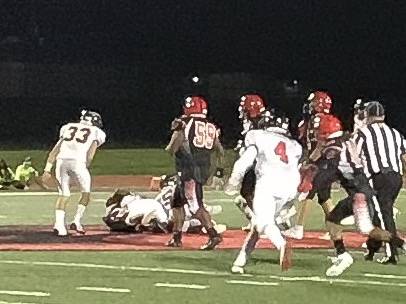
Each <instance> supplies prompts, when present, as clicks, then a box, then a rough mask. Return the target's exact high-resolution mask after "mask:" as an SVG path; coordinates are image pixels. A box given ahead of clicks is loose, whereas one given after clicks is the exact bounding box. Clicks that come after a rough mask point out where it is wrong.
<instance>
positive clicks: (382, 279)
mask: <svg viewBox="0 0 406 304" xmlns="http://www.w3.org/2000/svg"><path fill="white" fill-rule="evenodd" d="M26 156H32V157H34V165H35V166H36V167H38V169H41V168H42V166H43V164H44V161H45V157H46V152H44V151H21V152H14V151H13V152H10V151H0V158H4V159H6V161H7V162H8V163H9V164H10V165H11V166H12V167H13V168H15V166H16V165H17V164H18V163H19V162H21V161H22V160H23V159H24V157H26ZM233 159H234V157H233V154H232V151H228V157H227V164H228V165H227V169H228V170H229V169H230V166H231V164H232V161H233ZM172 171H173V169H172V160H171V158H170V157H169V156H168V155H167V154H165V153H164V152H163V151H162V150H159V149H151V150H138V149H134V150H101V151H100V153H98V154H97V156H96V159H95V162H94V166H93V168H92V173H93V174H94V175H110V174H112V175H116V174H123V175H128V174H130V175H131V174H134V175H142V174H154V175H158V174H164V173H168V172H172ZM109 194H110V193H106V192H104V193H103V192H97V193H94V194H93V195H92V202H91V205H90V207H89V208H88V209H87V211H86V215H85V218H84V222H85V223H86V224H87V225H90V224H101V217H102V215H103V214H104V202H105V199H106V198H107V197H108V195H109ZM146 194H147V195H148V196H150V197H152V196H154V194H155V193H146ZM341 196H342V193H341V192H334V197H333V198H334V199H335V200H337V199H339V198H340V197H341ZM54 199H55V194H54V193H52V192H51V193H45V194H44V193H39V192H37V193H20V194H18V195H17V194H16V193H8V192H1V193H0V208H1V209H0V210H1V211H0V226H10V225H17V226H18V227H22V226H24V225H46V226H47V227H49V229H51V228H52V224H53V205H54ZM77 200H78V195H77V194H75V195H73V196H72V199H71V204H70V207H69V210H68V219H70V217H71V216H72V215H73V212H74V209H75V202H76V201H77ZM206 203H208V204H209V205H221V206H222V207H223V210H222V212H221V213H220V214H218V215H216V216H215V217H214V218H215V220H216V221H217V222H218V223H223V224H226V225H227V227H228V229H240V227H241V226H243V225H245V224H246V221H245V220H244V217H243V216H242V214H241V213H240V212H239V211H238V210H237V208H236V207H235V206H234V204H233V202H232V199H230V198H229V197H227V196H225V195H224V194H223V193H222V192H218V191H210V192H206ZM397 207H398V208H399V209H400V210H401V211H404V213H402V214H400V215H399V217H398V219H397V223H398V226H399V228H400V229H401V230H403V231H405V230H406V192H402V193H401V195H400V197H399V199H398V202H397ZM69 215H70V217H69ZM0 228H1V227H0ZM306 228H307V229H308V230H323V229H324V223H323V216H322V212H321V208H320V207H319V206H317V205H316V204H314V205H312V209H311V214H310V216H309V219H308V223H307V227H306ZM348 229H350V230H351V227H349V228H348ZM2 237H4V238H7V235H5V236H4V235H3V236H2ZM10 237H11V236H10ZM0 242H1V240H0ZM0 245H1V244H0ZM236 252H237V250H224V249H221V250H215V251H212V252H201V251H197V250H194V251H190V250H175V251H114V252H113V251H111V252H108V251H55V252H51V251H30V252H20V251H1V252H0V274H1V276H0V304H2V303H117V304H119V303H129V302H139V303H168V304H177V303H202V304H204V303H210V304H214V303H218V304H227V303H233V304H234V303H275V304H276V303H300V304H305V303H329V304H342V303H357V304H360V303H370V302H376V301H379V302H384V303H405V301H406V300H405V298H406V288H405V287H406V267H405V265H406V257H405V256H401V257H400V262H399V265H398V266H383V265H380V264H378V263H376V262H374V263H367V262H364V261H363V258H362V252H361V249H355V250H351V253H352V254H353V256H354V258H355V262H354V265H353V266H352V267H351V268H350V269H349V270H348V271H347V272H345V273H344V274H343V275H342V276H341V277H340V278H338V279H329V278H327V277H326V276H325V271H326V269H327V267H328V266H329V265H330V262H329V261H328V258H327V257H328V256H332V255H333V251H332V250H331V249H295V250H294V251H293V254H292V257H291V258H292V268H291V270H290V271H288V272H285V273H281V272H280V270H279V266H278V263H277V259H278V253H277V251H276V250H274V249H261V250H257V251H255V252H254V254H253V256H252V259H251V261H250V262H249V264H248V265H247V273H248V274H247V275H245V276H235V275H231V274H230V273H229V268H230V266H231V263H232V261H233V259H234V257H235V255H236Z"/></svg>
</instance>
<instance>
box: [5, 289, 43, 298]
mask: <svg viewBox="0 0 406 304" xmlns="http://www.w3.org/2000/svg"><path fill="white" fill-rule="evenodd" d="M0 294H5V295H9V296H31V297H49V296H50V295H51V294H50V293H47V292H39V291H19V290H0Z"/></svg>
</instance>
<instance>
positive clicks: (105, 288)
mask: <svg viewBox="0 0 406 304" xmlns="http://www.w3.org/2000/svg"><path fill="white" fill-rule="evenodd" d="M76 289H77V290H82V291H101V292H118V293H127V292H131V290H129V289H127V288H108V287H86V286H82V287H77V288H76Z"/></svg>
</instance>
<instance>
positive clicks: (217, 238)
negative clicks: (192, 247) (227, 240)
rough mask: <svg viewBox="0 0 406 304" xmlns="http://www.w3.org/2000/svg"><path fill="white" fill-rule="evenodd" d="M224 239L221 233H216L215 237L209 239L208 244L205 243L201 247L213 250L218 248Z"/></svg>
mask: <svg viewBox="0 0 406 304" xmlns="http://www.w3.org/2000/svg"><path fill="white" fill-rule="evenodd" d="M222 241H223V239H222V238H221V235H219V234H218V235H216V236H215V237H210V238H209V240H208V241H207V243H206V244H204V245H203V246H202V247H200V249H201V250H213V249H214V248H216V247H217V246H218V245H219V244H220V243H221V242H222Z"/></svg>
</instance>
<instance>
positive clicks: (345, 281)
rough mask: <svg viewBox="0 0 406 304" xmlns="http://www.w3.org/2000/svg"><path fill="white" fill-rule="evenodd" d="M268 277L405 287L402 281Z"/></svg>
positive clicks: (293, 280)
mask: <svg viewBox="0 0 406 304" xmlns="http://www.w3.org/2000/svg"><path fill="white" fill-rule="evenodd" d="M268 277H269V278H270V279H274V280H280V281H291V282H303V281H307V282H323V283H330V284H334V283H348V284H355V285H379V286H398V287H406V284H404V283H391V282H381V281H363V280H348V279H336V278H331V279H328V278H321V277H279V276H268Z"/></svg>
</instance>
